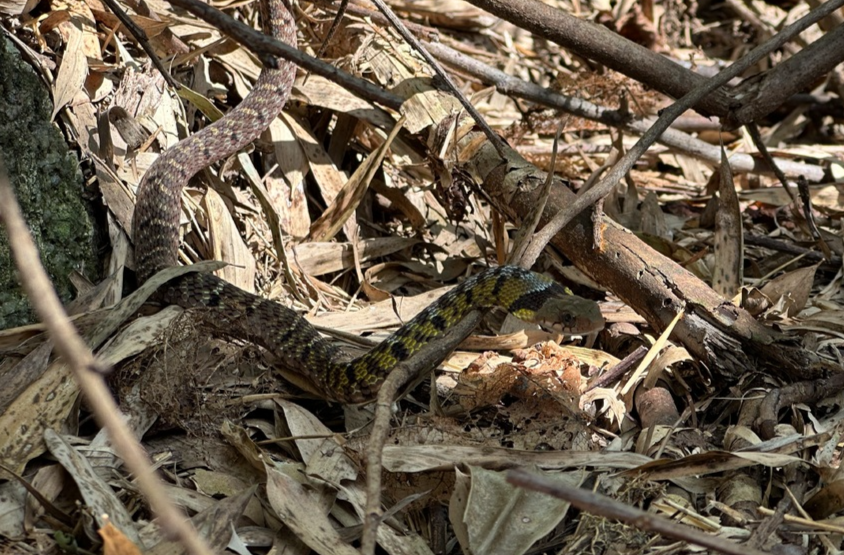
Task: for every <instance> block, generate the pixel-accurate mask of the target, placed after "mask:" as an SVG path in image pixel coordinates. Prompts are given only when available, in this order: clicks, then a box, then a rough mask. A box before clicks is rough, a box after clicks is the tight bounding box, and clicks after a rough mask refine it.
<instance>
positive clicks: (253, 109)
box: [132, 0, 604, 404]
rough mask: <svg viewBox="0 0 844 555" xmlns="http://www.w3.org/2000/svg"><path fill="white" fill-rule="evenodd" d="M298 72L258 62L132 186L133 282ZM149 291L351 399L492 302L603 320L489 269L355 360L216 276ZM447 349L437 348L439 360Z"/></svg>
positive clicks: (269, 9) (581, 327)
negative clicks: (235, 90)
mask: <svg viewBox="0 0 844 555" xmlns="http://www.w3.org/2000/svg"><path fill="white" fill-rule="evenodd" d="M260 5H261V11H262V19H263V22H264V27H265V32H266V31H268V32H269V33H270V34H271V35H272V36H273V37H274V38H276V39H278V40H281V41H283V42H285V43H287V44H288V45H290V46H293V47H296V24H295V20H294V17H293V15H292V12H291V8H290V5H289V4H288V0H263V1H262V2H260ZM295 75H296V66H295V64H293V63H292V62H288V61H283V60H282V61H279V62H277V63H276V64H275V67H268V66H266V65H265V67H264V68H263V69H262V71H261V74H260V75H259V77H258V79H257V81H256V82H255V85H254V86H253V88H252V90H251V91H250V93H249V94H248V95H247V96H246V97H245V98H244V99H243V100H242V101H241V102H240V103H239V104H238V105H237V106H236V107H234V108H233V109H231V110H230V111H228V112H227V113H226V114H225V116H224V117H222V118H220V119H218V120H217V121H215V122H214V123H212V124H210V125H208V126H206V127H204V128H202V129H201V130H199V131H198V132H196V133H194V134H192V135H190V136H188V137H186V138H184V139H182V140H180V141H179V142H178V143H176V144H175V145H174V146H172V147H171V148H169V149H168V150H166V151H165V152H164V153H162V154H161V155H160V156H159V157H158V158H157V159H156V160H155V162H154V163H153V164H152V165H151V166H150V167H149V169H148V170H147V171H146V173H145V174H144V176H143V178H142V179H141V182H140V184H139V186H138V191H137V197H136V204H135V210H134V214H133V218H132V235H133V239H134V244H135V249H134V253H135V271H136V274H137V276H138V280H139V282H141V283H143V282H144V281H146V280H147V279H149V278H150V277H151V276H152V275H154V274H155V273H157V272H158V271H160V270H162V269H165V268H167V267H170V266H175V265H176V264H177V262H178V248H179V215H180V213H181V194H182V189H183V188H184V186H185V185H186V184H187V183H188V181H189V180H190V179H191V177H193V176H194V175H196V174H197V173H198V172H199V171H201V170H203V169H204V168H206V167H208V166H210V165H212V164H214V163H215V162H218V161H219V160H222V159H223V158H226V157H228V156H230V155H232V154H234V153H236V152H237V151H239V150H240V149H241V148H243V147H244V146H246V145H248V144H249V143H251V142H252V141H254V140H255V139H256V138H257V137H258V136H259V135H260V134H261V132H263V130H264V129H266V128H267V127H268V126H269V124H270V122H271V121H272V120H273V119H274V118H275V117H276V116H278V114H279V113H280V112H281V110H282V108H283V107H284V105H285V103H286V102H287V99H288V98H289V97H290V94H291V90H292V87H293V81H294V78H295ZM154 297H155V300H157V301H159V302H161V303H163V304H168V305H169V304H173V305H178V306H181V307H183V308H186V309H197V310H195V311H194V312H195V313H196V314H197V315H198V316H199V318H200V320H201V323H202V324H203V325H204V326H207V327H209V328H210V330H211V331H212V332H213V333H215V334H219V335H221V336H226V337H232V338H237V339H242V340H245V341H248V342H251V343H254V344H256V345H259V346H260V347H263V348H265V349H267V350H268V351H270V352H271V353H272V354H273V355H274V356H275V357H276V358H277V359H278V361H279V362H280V364H281V365H283V366H284V367H285V368H286V369H287V370H290V371H292V372H293V373H294V374H295V375H298V376H300V377H302V378H304V381H305V382H306V383H308V384H310V385H312V386H313V388H314V389H315V390H316V391H317V392H318V393H319V394H320V395H321V396H323V397H325V398H326V399H328V400H332V401H337V402H340V403H349V404H354V403H363V402H366V401H369V400H371V399H373V398H374V396H375V395H376V394H377V392H378V390H379V388H380V386H381V385H382V384H383V382H384V380H385V379H386V377H387V376H388V375H389V373H390V371H391V370H392V369H393V368H395V366H396V365H398V364H399V363H401V362H404V361H407V360H409V359H411V357H413V356H414V354H415V353H417V352H419V351H420V350H421V349H422V348H423V347H424V346H425V345H427V344H429V343H430V342H432V341H436V339H437V338H438V337H441V336H442V335H443V334H444V333H446V332H447V331H448V330H449V329H451V328H452V327H453V326H454V325H455V324H457V323H458V322H460V321H461V320H462V319H463V318H465V317H466V316H467V315H468V314H469V313H470V312H472V311H474V310H480V309H486V308H490V307H495V306H498V307H502V308H504V309H506V310H507V311H509V312H510V313H511V314H513V315H515V316H516V317H518V318H520V319H523V320H526V321H532V322H540V323H556V325H557V327H558V328H560V329H561V330H562V331H563V332H564V333H570V334H584V333H590V332H593V331H597V330H598V329H600V328H601V327H602V326H603V322H604V320H603V318H602V317H601V313H600V310H599V309H598V306H597V304H596V303H594V302H593V301H591V300H587V299H584V298H581V297H578V296H576V295H573V294H572V293H571V291H569V290H568V289H567V288H565V287H563V286H562V285H560V284H558V283H557V282H556V281H554V280H553V279H551V278H550V277H547V276H545V275H543V274H539V273H535V272H532V271H530V270H526V269H523V268H520V267H517V266H499V267H492V268H488V269H485V270H483V271H480V272H478V273H476V274H475V275H473V276H471V277H469V278H467V279H465V280H463V281H462V282H461V283H460V284H459V285H458V286H456V287H454V288H452V289H451V290H450V291H448V292H447V293H446V294H444V295H443V296H441V297H440V298H439V299H437V300H436V301H435V302H434V303H432V304H431V305H429V306H428V307H427V308H425V309H424V310H422V311H421V312H420V313H419V314H417V315H416V316H415V317H414V318H413V319H411V320H410V321H409V322H407V323H405V324H404V325H403V326H401V327H400V328H399V329H398V330H396V331H395V332H394V333H393V334H392V335H390V336H389V337H388V338H387V339H385V340H384V341H382V342H381V343H379V344H378V345H376V346H375V347H373V348H372V349H371V350H370V351H368V352H366V353H364V354H362V355H360V356H358V357H357V358H353V357H352V356H350V355H349V354H348V353H346V352H345V351H344V350H343V349H341V348H340V347H339V346H337V345H336V344H335V343H334V342H332V341H331V340H329V339H328V338H326V337H324V336H322V335H321V334H320V333H319V332H318V331H317V330H316V328H315V327H314V326H313V325H312V324H310V323H309V322H308V321H307V320H306V319H305V318H304V317H302V316H301V315H300V314H298V313H297V312H296V311H294V310H292V309H290V308H287V307H286V306H284V305H282V304H280V303H277V302H274V301H271V300H268V299H264V298H262V297H260V296H258V295H255V294H252V293H249V292H247V291H244V290H242V289H240V288H238V287H236V286H234V285H232V284H230V283H228V282H226V281H224V280H222V279H221V278H219V277H217V276H214V275H210V274H203V273H198V272H194V273H188V274H185V275H182V276H180V277H177V278H175V279H173V280H171V281H169V282H167V283H166V284H164V285H162V286H161V287H160V288H159V289H158V290H157V291H156V293H155V294H154ZM447 354H448V353H447V352H444V353H442V358H445V356H446V355H447ZM441 360H442V359H441Z"/></svg>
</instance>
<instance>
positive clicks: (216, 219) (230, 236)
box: [203, 189, 255, 293]
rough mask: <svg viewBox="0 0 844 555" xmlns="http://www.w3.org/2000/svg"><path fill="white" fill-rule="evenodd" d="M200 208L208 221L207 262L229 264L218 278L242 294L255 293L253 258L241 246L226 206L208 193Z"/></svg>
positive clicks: (241, 239) (240, 239)
mask: <svg viewBox="0 0 844 555" xmlns="http://www.w3.org/2000/svg"><path fill="white" fill-rule="evenodd" d="M203 204H204V206H205V214H206V216H207V218H208V219H207V223H208V240H209V242H210V246H211V252H210V253H209V255H210V256H209V258H212V259H214V260H222V261H224V262H228V263H229V264H230V265H229V266H226V267H225V268H223V269H222V270H220V271H219V272H218V273H217V275H219V276H220V277H221V278H223V279H224V280H226V281H228V282H229V283H233V284H234V285H236V286H238V287H240V288H241V289H243V290H245V291H249V292H252V293H254V292H255V258H254V257H253V256H252V252H251V251H250V250H249V247H248V246H246V244H245V243H244V242H243V238H242V237H241V236H240V232H239V231H238V229H237V224H235V223H234V219H233V218H232V216H231V213H229V210H228V207H227V206H226V203H225V202H223V199H222V197H221V196H220V195H219V193H217V192H216V191H215V190H214V189H208V190H207V191H206V193H205V197H203Z"/></svg>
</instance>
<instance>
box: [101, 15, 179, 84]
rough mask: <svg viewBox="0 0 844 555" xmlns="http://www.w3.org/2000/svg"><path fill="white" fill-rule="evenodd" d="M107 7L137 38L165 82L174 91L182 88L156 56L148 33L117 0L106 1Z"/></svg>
mask: <svg viewBox="0 0 844 555" xmlns="http://www.w3.org/2000/svg"><path fill="white" fill-rule="evenodd" d="M104 1H105V5H106V6H108V9H110V10H111V13H113V14H114V15H115V16H117V19H119V20H120V23H122V24H123V26H124V27H126V30H127V31H128V32H129V34H130V35H132V36H133V37H135V40H136V41H138V44H140V45H141V49H142V50H143V51H144V52H146V55H147V56H149V59H150V60H151V61H152V65H154V66H155V69H157V70H158V72H159V73H161V75H162V76H164V80H165V81H167V84H168V85H170V86H171V87H173V88H174V89H179V88H181V85H180V84H179V83H178V82H176V80H175V79H173V76H172V75H170V72H169V71H167V68H165V67H164V64H162V63H161V59H160V58H159V57H158V56H157V55H156V54H155V50H153V48H152V46H151V45H150V43H149V38H148V37H147V34H146V31H144V30H143V29H141V28H140V27H139V26H138V25H136V24H135V22H134V21H132V18H131V17H129V15H128V14H127V13H126V11H125V10H123V8H121V7H120V4H118V3H117V2H116V0H104Z"/></svg>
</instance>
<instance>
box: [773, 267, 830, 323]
mask: <svg viewBox="0 0 844 555" xmlns="http://www.w3.org/2000/svg"><path fill="white" fill-rule="evenodd" d="M818 266H819V265H818V264H815V265H812V266H807V267H805V268H799V269H797V270H794V271H791V272H786V273H785V274H783V275H781V276H777V277H776V278H774V279H772V280H771V281H769V282H768V283H766V284H765V286H764V287H762V289H761V291H762V293H763V294H765V295H766V296H767V297H768V298H769V299H771V301H773V303H774V305H775V307H777V308H778V312H781V313H783V314H786V315H787V316H794V315H796V314H797V313H798V312H800V311H801V310H803V309H804V308H806V303H807V302H808V300H809V293H811V291H812V284H814V282H815V272H816V271H817V269H818Z"/></svg>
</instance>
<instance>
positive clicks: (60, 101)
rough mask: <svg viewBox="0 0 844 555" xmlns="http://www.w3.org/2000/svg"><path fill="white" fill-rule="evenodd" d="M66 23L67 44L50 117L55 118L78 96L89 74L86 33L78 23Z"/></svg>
mask: <svg viewBox="0 0 844 555" xmlns="http://www.w3.org/2000/svg"><path fill="white" fill-rule="evenodd" d="M66 25H67V27H66V30H67V45H66V46H65V49H64V57H62V63H61V65H60V66H59V71H58V74H57V75H56V82H55V83H54V84H53V113H52V114H51V115H50V119H55V118H56V114H58V113H59V110H61V109H62V108H64V107H65V106H66V105H67V104H69V103H70V102H71V101H72V100H73V99H74V98H75V97H76V95H77V94H78V93H79V92H80V91H81V90H82V85H84V84H85V78H86V77H87V76H88V61H87V59H86V58H85V52H84V51H83V50H82V45H83V43H84V41H85V36H84V33H83V31H82V29H81V28H80V27H79V26H77V25H74V24H72V23H67V24H66Z"/></svg>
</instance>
